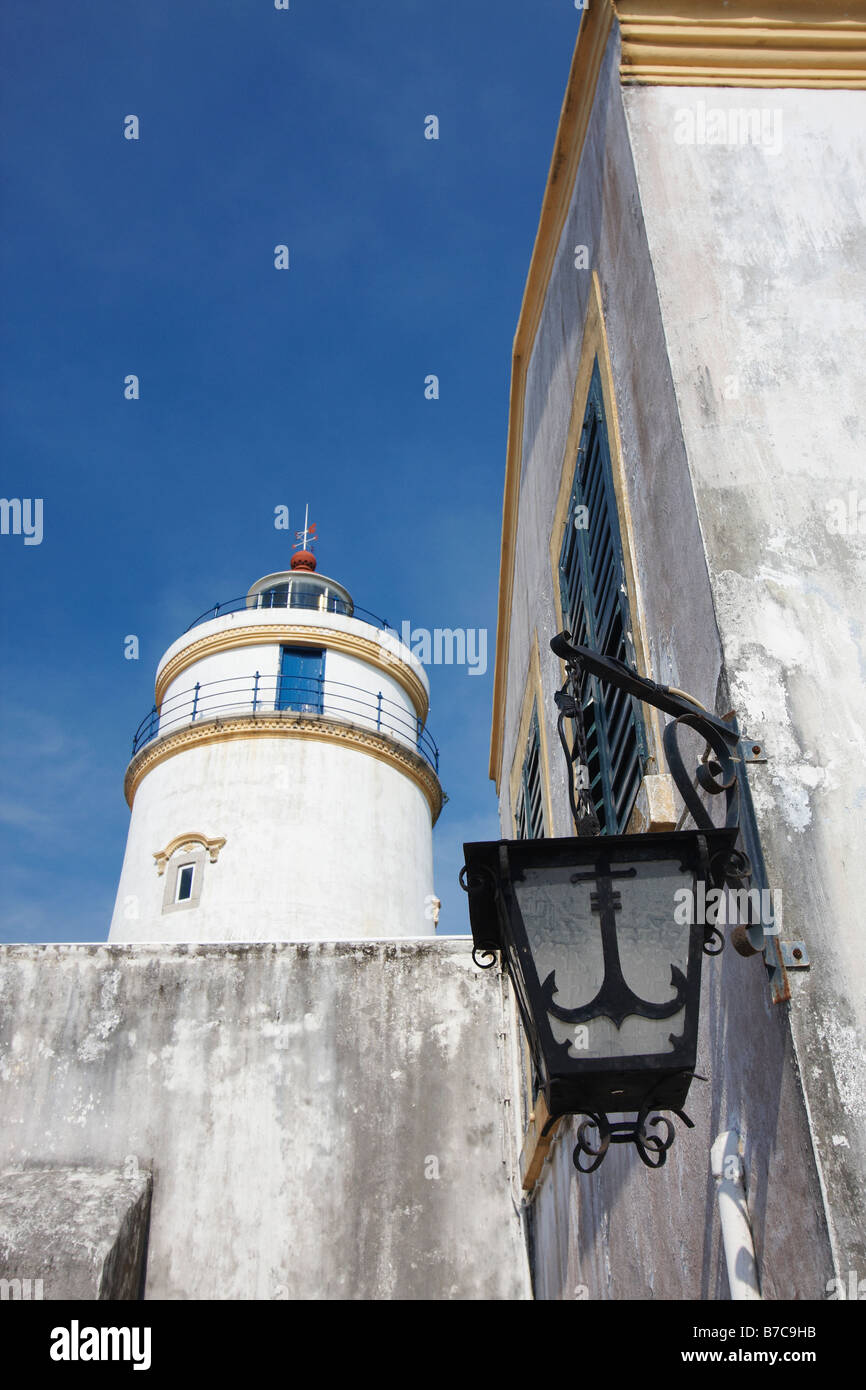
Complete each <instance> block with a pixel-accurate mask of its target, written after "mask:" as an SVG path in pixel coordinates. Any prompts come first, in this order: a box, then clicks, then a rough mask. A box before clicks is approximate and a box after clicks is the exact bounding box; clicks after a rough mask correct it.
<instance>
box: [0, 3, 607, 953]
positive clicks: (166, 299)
mask: <svg viewBox="0 0 866 1390" xmlns="http://www.w3.org/2000/svg"><path fill="white" fill-rule="evenodd" d="M579 20H580V12H579V11H577V10H575V9H574V7H573V5H572V3H571V0H532V3H531V4H530V3H528V0H523V3H518V2H517V0H504V2H503V3H493V0H442V2H441V3H436V4H431V3H428V2H427V0H424V2H423V3H422V0H377V3H376V4H372V3H368V4H358V3H357V0H292V3H291V9H290V10H289V11H277V10H275V8H274V6H273V3H272V0H182V2H179V0H148V3H147V4H140V5H119V4H118V3H117V0H88V3H86V4H85V5H63V4H58V3H55V4H50V5H40V4H34V3H33V0H4V3H3V6H2V9H0V50H2V53H3V55H4V56H3V59H2V66H3V70H4V71H3V81H2V84H0V86H2V96H0V104H2V121H0V128H2V131H3V136H2V151H0V155H2V177H3V185H4V191H3V211H2V214H0V220H2V224H3V227H2V230H3V236H2V253H0V255H2V261H0V277H2V285H0V289H2V296H3V302H4V305H5V315H4V323H3V327H2V346H0V351H2V459H3V466H2V472H0V496H3V497H6V498H37V497H39V498H42V499H43V508H44V521H43V539H42V542H41V544H39V545H25V544H24V541H23V537H22V536H13V535H2V536H0V875H2V910H0V939H2V940H6V941H27V940H35V941H49V940H96V941H99V940H104V939H105V937H106V935H107V932H108V924H109V918H110V915H111V909H112V906H113V902H114V895H115V891H116V888H117V880H118V876H119V872H120V865H121V860H122V856H123V849H124V845H125V840H126V830H127V824H128V816H129V812H128V809H127V807H126V803H125V801H124V799H123V793H122V781H123V773H124V770H125V767H126V764H127V761H128V759H129V755H130V745H131V737H132V733H133V731H134V729H135V727H136V725H137V724H138V722H139V720H140V719H141V718H142V716H143V715H144V714H145V713H146V712H147V710H148V709H149V707H150V706H151V704H152V701H153V677H154V671H155V668H156V664H157V662H158V660H159V658H160V656H161V654H162V652H163V651H164V649H165V648H166V647H167V646H168V645H169V643H170V642H171V641H172V640H173V639H174V638H175V637H176V636H177V635H179V633H180V632H181V631H182V630H183V629H184V628H186V627H187V625H188V624H189V623H190V622H191V621H192V619H193V618H194V617H196V616H197V615H198V614H199V613H200V612H202V611H203V610H204V609H205V608H207V607H208V606H209V605H211V604H213V603H216V602H217V601H220V600H226V599H230V598H233V597H235V596H236V595H239V594H241V593H244V592H245V591H246V589H247V588H248V587H249V585H250V584H251V583H252V582H253V581H254V580H255V579H257V578H258V577H259V576H261V575H264V574H267V573H269V572H270V571H273V570H278V569H281V568H284V567H286V566H287V565H288V561H289V555H290V553H291V552H290V542H289V539H288V538H287V535H286V532H285V531H277V530H275V529H274V525H273V518H274V508H275V507H277V506H279V505H287V506H288V507H289V508H290V510H291V514H292V525H293V530H294V525H295V523H296V522H297V523H298V524H300V522H301V520H302V516H303V508H304V505H305V504H306V503H309V505H310V513H311V517H312V518H313V519H314V520H315V521H316V522H317V524H318V529H319V534H320V537H321V540H320V544H319V547H318V555H319V567H320V569H321V570H322V571H323V572H324V573H326V574H330V575H332V576H333V577H334V578H337V579H339V580H340V581H341V582H342V583H344V584H345V585H347V587H348V588H349V589H350V591H351V592H352V594H353V596H354V598H355V600H356V602H357V603H358V604H360V605H362V606H363V607H365V608H368V609H370V610H372V611H373V612H376V613H379V614H382V615H383V616H385V617H386V618H387V619H388V620H389V621H390V623H391V624H392V625H393V626H396V627H398V628H399V627H400V624H401V623H402V622H403V621H404V620H407V619H408V620H409V621H411V623H412V624H413V626H415V627H420V626H424V627H427V628H430V629H432V628H435V627H451V628H455V627H463V628H475V629H479V628H486V629H487V630H488V634H489V657H488V669H487V672H486V674H485V675H484V676H477V675H476V676H470V675H469V674H468V671H467V669H466V668H465V667H462V668H460V667H448V666H432V667H431V668H430V669H429V676H430V681H431V687H432V707H431V714H430V728H431V731H432V733H433V735H434V737H435V738H436V740H437V742H438V743H439V746H440V750H441V776H442V781H443V784H444V786H445V789H446V791H447V792H448V795H449V797H450V801H449V803H448V805H447V806H446V808H445V810H444V812H443V814H442V817H441V819H440V821H439V824H438V826H437V828H436V832H435V844H436V864H437V883H436V887H437V891H438V893H439V895H440V897H441V898H442V901H443V916H442V921H441V924H440V929H441V930H443V931H450V932H455V931H456V932H463V931H467V930H468V915H467V912H466V909H465V900H464V895H463V894H462V892H461V891H460V889H459V887H458V886H457V882H456V880H457V873H458V870H459V868H460V865H461V863H462V853H461V846H462V843H463V841H464V840H466V839H486V838H494V837H496V836H498V823H497V816H496V799H495V793H494V790H493V787H492V784H491V783H490V782H489V781H488V776H487V767H488V747H489V735H490V712H491V692H492V674H493V646H494V640H495V629H496V594H497V581H498V567H499V536H500V525H501V503H502V485H503V479H504V467H505V439H506V425H507V410H508V388H509V372H510V356H511V341H512V338H513V334H514V329H515V326H516V322H517V316H518V312H519V308H520V301H521V296H522V292H523V285H524V281H525V277H526V272H527V269H528V265H529V258H530V254H531V251H532V245H533V240H534V236H535V231H536V227H537V222H538V215H539V211H540V206H541V197H542V194H543V190H544V184H545V180H546V176H547V169H548V164H549V160H550V154H551V150H552V146H553V139H554V134H555V130H556V123H557V119H558V115H559V108H560V104H561V100H562V95H563V92H564V89H565V82H566V78H567V75H568V69H569V64H570V60H571V54H572V50H573V46H574V40H575V36H576V32H577V28H578V24H579ZM129 114H135V115H137V116H138V117H139V120H140V138H139V140H138V141H129V140H126V139H124V137H123V123H124V117H125V116H127V115H129ZM429 114H435V115H437V116H438V118H439V122H440V131H439V134H440V138H439V140H438V141H433V140H425V138H424V118H425V116H427V115H429ZM279 243H285V244H287V245H288V246H289V248H290V257H291V267H290V269H289V270H288V271H284V272H281V271H277V270H275V268H274V247H275V245H277V244H279ZM128 373H135V374H136V375H138V377H139V378H140V382H141V397H140V399H139V400H138V401H126V400H125V399H124V393H123V383H124V378H125V377H126V376H127V374H128ZM430 373H435V374H436V375H437V376H438V377H439V380H440V397H439V399H438V400H435V401H431V400H426V399H425V395H424V381H425V378H426V377H427V375H428V374H430ZM128 634H136V635H137V636H138V638H139V642H140V658H139V660H138V661H128V660H126V659H124V638H125V637H126V636H127V635H128Z"/></svg>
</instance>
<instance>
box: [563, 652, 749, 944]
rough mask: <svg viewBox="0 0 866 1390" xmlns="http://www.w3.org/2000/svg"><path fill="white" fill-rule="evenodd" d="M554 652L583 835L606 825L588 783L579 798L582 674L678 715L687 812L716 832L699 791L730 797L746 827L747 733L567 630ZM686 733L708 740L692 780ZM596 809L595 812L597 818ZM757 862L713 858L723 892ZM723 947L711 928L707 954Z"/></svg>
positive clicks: (715, 881)
mask: <svg viewBox="0 0 866 1390" xmlns="http://www.w3.org/2000/svg"><path fill="white" fill-rule="evenodd" d="M550 646H551V650H552V651H553V652H555V654H556V655H557V656H559V657H561V658H562V660H563V661H564V662H565V668H566V679H565V684H564V685H563V687H562V689H561V690H558V691H557V692H556V695H555V696H554V699H555V700H556V706H557V709H558V711H559V716H558V720H557V729H558V732H559V737H560V742H561V743H562V747H563V751H564V753H565V756H566V761H567V762H568V771H569V776H568V787H569V797H570V801H571V810H572V816H573V818H574V824H575V829H576V832H577V834H578V835H579V836H583V835H598V834H599V833H600V827H599V824H598V818H597V816H596V815H595V810H594V808H593V807H592V803H591V799H590V796H589V792H588V790H587V789H586V788H584V787H583V785H581V788H580V795H579V796H578V797H577V798H576V797H575V794H574V781H575V776H574V772H575V766H576V765H577V764H578V763H580V765H582V766H586V736H585V732H584V728H583V710H582V707H581V704H580V698H579V690H580V676H581V673H582V672H588V673H589V674H590V675H593V676H596V677H597V678H598V679H599V680H601V681H604V682H606V683H607V684H608V685H613V686H615V687H616V688H617V689H618V690H624V691H626V692H627V693H628V694H629V695H632V696H634V698H635V699H637V700H640V701H641V702H642V703H643V704H647V705H653V706H655V708H656V709H660V710H663V711H664V713H666V714H669V715H671V716H672V720H671V723H669V724H668V725H667V726H666V728H665V731H664V734H663V745H664V750H665V757H666V758H667V763H668V767H669V768H670V773H671V776H672V777H673V779H674V784H675V786H676V788H677V791H678V792H679V794H680V796H681V797H682V799H683V802H684V804H685V807H686V810H687V811H688V813H689V815H690V816H691V818H692V820H693V821H694V824H695V826H696V827H697V829H698V830H712V829H714V828H715V822H714V821H713V819H712V817H711V815H710V813H709V811H708V810H707V808H706V806H705V805H704V803H703V801H702V800H701V798H700V795H699V789H700V791H703V792H706V793H707V794H708V795H710V796H722V795H723V796H724V798H725V820H724V825H725V827H727V828H729V829H736V828H737V827H738V826H739V815H740V807H739V799H740V785H739V779H738V777H737V761H738V757H739V745H740V735H739V733H738V731H737V730H736V729H735V728H734V727H733V726H732V725H731V724H728V723H726V722H725V720H723V719H720V718H719V717H718V716H717V715H715V714H711V713H710V711H709V710H705V709H702V708H701V707H700V706H699V705H698V704H697V703H696V702H695V701H694V700H692V699H691V698H690V697H689V696H687V695H685V694H683V693H682V692H681V691H678V690H673V689H671V688H670V687H669V686H666V685H657V684H656V682H655V681H651V680H648V679H647V678H646V677H645V676H639V675H638V673H637V671H634V670H632V668H631V667H630V666H627V665H626V663H625V662H624V661H620V660H618V658H616V657H612V656H603V655H602V654H601V653H599V652H594V651H593V650H592V649H591V648H590V647H583V646H580V645H579V644H578V643H576V642H572V641H571V636H570V634H569V633H568V632H561V633H559V635H558V636H557V637H554V638H553V640H552V641H551V643H550ZM566 719H571V720H572V722H573V727H574V729H575V736H574V740H573V743H572V746H571V747H570V748H569V745H568V739H567V737H566V734H565V728H564V724H565V720H566ZM680 728H690V729H694V730H695V731H696V732H697V733H699V734H700V735H701V737H702V738H703V739H704V741H705V743H706V748H705V751H704V754H703V756H702V758H701V760H700V762H699V764H698V767H697V770H696V773H695V777H694V780H692V779H691V778H690V777H689V775H688V772H687V771H686V766H685V763H684V761H683V756H682V753H681V752H680V747H679V730H680ZM590 811H591V814H590ZM751 875H752V865H751V863H750V862H749V857H748V855H747V854H746V853H745V851H744V850H742V849H733V850H731V851H729V852H728V853H727V854H726V855H724V856H720V855H716V856H715V858H714V859H713V860H711V861H709V864H708V866H707V877H708V880H709V882H710V883H711V884H712V885H713V886H716V887H722V886H728V887H730V888H739V887H742V886H744V885H746V886H747V885H748V884H749V882H750V881H751ZM723 946H724V938H723V936H722V934H721V932H720V931H719V930H718V929H717V928H716V927H714V926H707V927H706V928H705V932H704V951H705V953H706V954H707V955H711V956H713V955H718V954H719V952H720V951H721V950H722V948H723Z"/></svg>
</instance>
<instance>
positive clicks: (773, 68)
mask: <svg viewBox="0 0 866 1390" xmlns="http://www.w3.org/2000/svg"><path fill="white" fill-rule="evenodd" d="M612 3H613V6H614V9H615V11H616V16H617V19H618V20H619V26H620V33H621V38H622V61H621V64H620V77H621V79H622V81H623V82H639V83H655V84H660V85H664V86H671V87H680V86H690V87H694V86H698V87H848V88H862V87H866V0H726V3H724V4H722V3H721V0H691V3H688V4H686V3H680V4H674V3H671V0H612Z"/></svg>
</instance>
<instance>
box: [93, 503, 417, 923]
mask: <svg viewBox="0 0 866 1390" xmlns="http://www.w3.org/2000/svg"><path fill="white" fill-rule="evenodd" d="M302 535H303V539H302V546H303V548H302V549H300V550H299V551H297V553H296V554H295V555H294V557H293V559H292V565H291V569H290V570H288V571H284V572H281V573H278V574H269V575H267V576H266V577H265V578H264V579H260V580H258V581H257V582H256V583H255V584H253V586H252V588H251V589H250V590H249V592H248V594H247V595H246V596H245V597H244V598H243V599H239V600H236V601H234V602H232V603H228V604H221V605H218V606H217V608H215V609H212V610H210V611H209V612H208V613H207V614H206V615H204V617H203V618H202V619H200V620H199V621H197V622H196V623H194V624H193V625H192V627H191V628H189V630H188V631H187V632H185V633H184V634H183V636H182V637H179V638H178V639H177V641H175V642H173V643H172V645H171V646H170V647H169V648H168V650H167V651H166V653H165V655H164V656H163V658H162V660H161V661H160V663H159V667H158V668H157V673H156V698H155V706H154V709H153V711H152V712H151V715H150V716H149V717H148V718H147V719H146V720H145V721H144V722H143V724H142V726H141V727H140V729H139V731H138V733H137V735H136V738H135V741H134V746H133V757H132V761H131V762H130V764H129V767H128V769H127V772H126V782H125V791H126V798H127V801H128V802H129V805H130V808H131V811H132V819H131V822H130V827H129V835H128V839H127V845H126V854H125V856H124V861H123V869H122V871H121V876H120V886H119V888H118V893H117V901H116V904H115V909H114V915H113V918H112V923H111V932H110V938H109V939H110V940H111V941H174V942H193V941H310V940H333V939H353V940H358V939H365V938H367V939H373V938H381V937H411V936H429V935H431V934H432V933H433V931H434V922H433V912H432V910H431V907H432V905H433V904H434V903H435V901H436V900H435V899H434V897H433V853H432V827H433V825H434V823H435V821H436V818H437V816H438V814H439V811H440V810H441V807H442V801H443V795H442V789H441V787H440V784H439V779H438V754H437V751H436V746H435V744H434V743H433V741H432V739H431V737H430V735H429V734H428V733H427V730H426V719H427V711H428V705H429V687H428V683H427V677H426V674H425V672H424V668H423V666H422V665H421V663H420V662H419V661H418V660H417V659H416V658H415V657H414V656H413V655H412V653H411V652H410V651H409V649H408V648H407V647H406V646H405V645H404V644H403V643H402V642H400V641H399V639H398V637H397V635H396V633H395V632H394V631H393V630H392V629H390V628H388V627H387V626H385V625H383V624H381V623H380V622H379V620H378V619H375V618H373V616H372V615H370V614H364V615H363V616H360V615H359V611H358V610H357V609H356V608H355V605H354V604H353V602H352V599H351V597H350V595H349V593H348V592H347V590H346V589H345V588H344V587H343V586H342V585H341V584H339V583H336V582H335V581H334V580H332V579H328V578H326V577H325V576H324V575H321V574H317V573H316V559H315V557H314V556H313V555H312V553H311V552H310V549H309V548H308V547H309V544H310V540H311V532H310V531H308V529H307V527H306V526H305V528H304V532H303V533H302Z"/></svg>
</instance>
